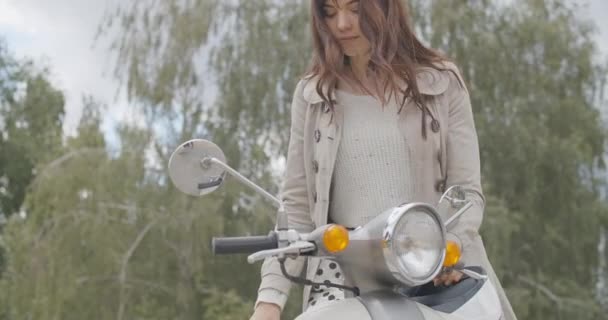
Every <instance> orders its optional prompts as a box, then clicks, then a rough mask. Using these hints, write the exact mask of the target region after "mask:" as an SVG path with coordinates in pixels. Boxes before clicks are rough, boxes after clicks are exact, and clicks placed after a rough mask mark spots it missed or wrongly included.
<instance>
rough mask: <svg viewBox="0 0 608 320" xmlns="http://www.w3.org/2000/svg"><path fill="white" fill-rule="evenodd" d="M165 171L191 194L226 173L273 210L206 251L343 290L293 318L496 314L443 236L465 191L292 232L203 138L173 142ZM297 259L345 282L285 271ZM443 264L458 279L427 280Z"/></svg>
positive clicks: (472, 270)
mask: <svg viewBox="0 0 608 320" xmlns="http://www.w3.org/2000/svg"><path fill="white" fill-rule="evenodd" d="M169 174H170V178H171V180H172V182H173V184H174V185H175V186H176V187H177V188H178V189H179V190H181V191H182V192H184V193H186V194H189V195H193V196H203V195H206V194H209V193H210V192H213V191H215V190H216V189H217V188H219V187H220V185H221V184H222V183H223V182H224V181H225V179H226V175H227V174H230V175H231V176H233V177H234V178H236V179H237V180H238V181H239V182H241V183H242V184H244V185H246V186H247V187H250V188H251V189H253V190H254V191H255V192H256V193H257V194H259V195H261V196H262V197H263V198H265V199H266V200H268V201H269V202H270V203H272V204H274V205H275V206H276V207H277V209H278V210H277V219H276V228H275V229H274V230H272V231H271V232H270V233H269V234H268V235H266V236H249V237H229V238H213V239H212V248H213V252H214V254H243V253H245V254H250V255H249V256H248V257H247V261H248V262H249V263H255V262H258V261H261V260H264V259H267V258H273V257H276V258H277V259H278V261H279V262H280V265H281V270H282V272H283V275H284V276H285V277H286V278H287V279H289V280H290V281H293V282H296V283H300V284H304V285H311V286H315V285H317V286H318V285H324V286H327V287H336V288H340V289H342V290H344V292H345V296H346V299H344V300H340V301H335V302H332V303H329V304H326V305H325V306H323V307H319V308H314V310H310V311H306V312H304V313H303V314H302V315H300V316H299V317H298V318H297V320H307V319H326V318H335V319H356V320H359V319H361V320H377V319H400V320H402V319H406V320H432V319H445V320H451V319H458V320H460V319H463V320H464V319H467V320H476V319H479V320H481V319H484V320H498V319H500V318H501V314H502V313H501V308H500V302H499V300H498V296H497V294H496V291H495V290H494V287H493V286H492V284H491V282H490V281H489V280H488V277H487V275H486V273H485V271H484V269H483V268H481V267H479V266H467V267H464V264H463V263H462V262H461V261H459V260H460V249H459V248H458V246H457V245H456V244H454V243H452V242H450V241H446V232H447V230H448V229H449V227H450V225H452V223H453V222H454V221H456V220H457V219H458V217H460V216H461V215H462V214H464V213H465V212H466V211H467V210H468V209H469V208H470V207H471V206H472V203H471V202H470V201H469V200H467V199H466V193H467V190H466V189H465V188H462V187H460V186H453V187H451V188H450V189H448V190H447V191H446V192H445V193H444V194H443V195H442V197H441V199H440V201H439V204H438V205H437V206H436V207H435V206H432V205H430V204H426V203H417V202H416V203H404V204H402V205H399V206H397V207H394V208H391V209H388V210H386V211H385V212H383V213H381V214H379V215H378V216H377V217H376V218H374V219H372V220H371V221H370V222H368V223H367V224H365V225H364V226H360V227H357V228H356V229H354V230H347V229H346V228H345V227H343V226H340V225H337V224H328V225H324V226H320V227H318V228H317V229H315V230H314V231H312V232H311V233H300V232H298V231H296V230H294V229H290V228H289V224H288V216H287V214H286V212H285V209H284V207H283V205H282V203H281V201H279V199H277V198H276V197H275V196H273V195H271V194H270V193H268V192H267V191H266V190H264V189H263V188H261V187H259V186H258V185H256V184H255V183H253V182H251V181H250V180H249V179H247V178H245V177H244V176H243V175H241V174H240V173H239V172H238V171H236V170H234V169H233V168H231V167H230V166H229V165H227V164H226V158H225V156H224V153H223V152H222V150H221V149H220V148H219V147H218V146H217V145H215V144H214V143H213V142H211V141H207V140H202V139H195V140H190V141H187V142H185V143H183V144H182V145H180V146H179V147H178V148H177V149H176V150H175V151H174V152H173V154H172V155H171V158H170V160H169ZM440 211H441V212H440ZM444 218H445V219H444ZM444 220H445V221H444ZM301 256H305V257H323V258H325V259H332V260H334V261H335V262H337V263H338V264H339V265H340V267H341V268H342V271H343V273H344V278H345V282H344V283H343V284H336V283H331V282H324V283H314V282H312V281H311V280H309V279H304V278H302V277H300V276H299V275H291V274H289V273H288V272H287V270H286V267H285V261H286V260H287V259H295V258H297V257H301ZM446 269H456V270H459V271H461V272H462V273H463V274H464V276H463V279H462V280H461V281H460V282H458V283H457V284H455V285H452V286H447V287H444V286H437V287H436V286H434V285H433V282H432V280H433V279H434V278H435V277H436V276H437V275H438V274H439V273H440V272H442V271H445V270H446Z"/></svg>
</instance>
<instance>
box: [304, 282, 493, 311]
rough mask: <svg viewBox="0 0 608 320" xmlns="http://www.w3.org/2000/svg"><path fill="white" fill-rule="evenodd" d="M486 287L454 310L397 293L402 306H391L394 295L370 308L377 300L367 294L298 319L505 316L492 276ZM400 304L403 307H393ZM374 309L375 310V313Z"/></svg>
mask: <svg viewBox="0 0 608 320" xmlns="http://www.w3.org/2000/svg"><path fill="white" fill-rule="evenodd" d="M484 281H485V283H484V284H483V286H482V288H481V289H480V290H479V291H478V292H477V293H476V294H475V295H474V296H473V297H472V298H471V299H470V300H469V301H467V302H466V303H465V304H463V305H462V306H461V307H459V308H458V309H456V310H455V311H453V312H451V313H445V312H441V311H438V310H434V309H432V308H430V307H428V306H426V305H423V304H421V303H417V302H413V301H412V300H410V299H409V298H406V297H398V296H397V295H395V296H394V298H393V299H394V303H398V304H400V306H396V307H395V306H390V305H388V303H387V301H389V300H390V299H386V298H384V299H376V301H375V303H378V302H380V305H378V306H376V308H374V307H371V308H370V309H372V310H371V311H370V310H368V307H366V304H368V305H369V304H371V303H373V302H372V301H371V300H372V299H367V297H365V296H363V297H356V298H347V299H344V300H340V301H335V302H331V303H326V304H323V305H320V306H318V307H314V308H311V309H309V310H307V311H306V312H304V313H303V314H301V315H300V316H298V317H297V318H296V320H313V319H315V320H318V319H349V320H377V319H383V320H384V319H386V320H391V319H399V320H499V319H501V316H502V311H501V306H500V300H499V299H498V295H497V294H496V290H495V289H494V286H493V285H492V283H491V282H490V281H489V280H484ZM395 308H399V309H400V310H393V309H395ZM372 313H374V314H373V315H372Z"/></svg>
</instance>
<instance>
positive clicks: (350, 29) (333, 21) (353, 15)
mask: <svg viewBox="0 0 608 320" xmlns="http://www.w3.org/2000/svg"><path fill="white" fill-rule="evenodd" d="M364 1H369V0H364ZM323 11H324V16H325V22H326V23H327V25H328V26H329V30H330V31H331V33H332V34H333V36H334V37H335V38H336V39H338V42H339V43H340V46H341V47H342V51H344V54H345V55H347V56H349V57H354V56H361V55H365V54H367V53H368V52H369V49H370V44H369V41H368V40H367V39H366V38H365V36H363V34H362V33H361V29H359V0H326V1H325V3H324V5H323Z"/></svg>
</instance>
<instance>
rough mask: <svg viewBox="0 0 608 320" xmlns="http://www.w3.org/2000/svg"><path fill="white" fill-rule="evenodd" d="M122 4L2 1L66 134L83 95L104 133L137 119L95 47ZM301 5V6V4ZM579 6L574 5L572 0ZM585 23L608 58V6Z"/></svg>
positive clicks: (5, 33)
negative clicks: (60, 110)
mask: <svg viewBox="0 0 608 320" xmlns="http://www.w3.org/2000/svg"><path fill="white" fill-rule="evenodd" d="M117 1H118V0H53V1H48V0H0V37H4V38H5V39H6V40H7V43H8V47H9V49H10V50H11V51H12V52H13V53H14V54H15V55H16V56H17V57H29V58H32V59H34V60H35V61H38V62H42V63H44V64H46V65H48V66H49V67H51V70H52V80H53V83H54V84H55V85H56V86H58V87H59V88H60V89H62V90H63V92H64V94H65V96H66V119H65V123H64V132H65V133H66V134H68V135H69V134H71V133H73V132H74V130H75V127H76V125H77V124H78V119H79V117H80V114H81V107H82V103H81V99H82V96H83V95H92V96H93V97H95V98H96V99H98V100H100V101H102V102H104V103H106V104H107V105H108V110H107V112H106V116H107V118H106V120H105V121H104V131H106V132H107V133H108V134H110V135H111V131H112V128H111V127H112V126H113V125H114V124H116V123H118V122H120V121H124V120H128V119H132V118H133V117H135V115H133V114H132V113H131V112H132V111H131V109H132V108H129V107H128V103H127V101H126V99H125V96H124V94H118V95H117V93H118V84H117V81H116V80H115V79H114V78H113V76H112V73H111V68H112V61H111V58H110V57H111V56H110V54H109V51H108V50H107V46H105V45H104V44H103V43H99V42H95V41H94V36H95V33H96V31H97V27H98V25H99V22H100V21H101V19H102V16H103V14H104V13H105V12H106V10H107V9H108V8H113V7H114V6H115V5H116V3H117ZM297 1H299V0H297ZM572 1H574V0H572ZM579 2H582V3H583V4H587V6H586V7H584V8H583V9H582V14H583V15H585V17H586V18H588V19H592V20H593V21H594V22H595V23H596V24H597V26H598V28H599V33H598V36H597V44H598V47H599V48H600V49H601V50H602V51H603V53H604V55H605V56H608V19H606V17H608V0H582V1H579Z"/></svg>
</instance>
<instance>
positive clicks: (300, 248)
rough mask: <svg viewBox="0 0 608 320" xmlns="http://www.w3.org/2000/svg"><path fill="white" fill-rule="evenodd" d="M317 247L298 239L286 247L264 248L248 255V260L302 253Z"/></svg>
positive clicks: (253, 261) (252, 262)
mask: <svg viewBox="0 0 608 320" xmlns="http://www.w3.org/2000/svg"><path fill="white" fill-rule="evenodd" d="M316 248H317V246H315V244H314V243H311V242H308V241H296V242H293V243H292V244H290V245H289V246H287V247H284V248H278V249H270V250H262V251H258V252H256V253H253V254H251V255H249V256H248V257H247V262H249V263H250V264H254V263H256V262H257V261H261V260H264V259H266V258H270V257H274V256H284V255H289V254H297V255H300V254H302V253H306V252H311V251H314V250H315V249H316Z"/></svg>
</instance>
